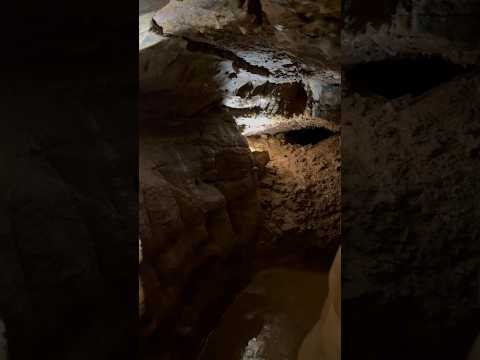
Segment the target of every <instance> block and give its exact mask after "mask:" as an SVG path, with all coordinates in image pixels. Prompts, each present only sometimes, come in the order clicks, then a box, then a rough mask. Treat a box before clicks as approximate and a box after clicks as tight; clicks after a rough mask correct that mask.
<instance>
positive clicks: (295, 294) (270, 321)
mask: <svg viewBox="0 0 480 360" xmlns="http://www.w3.org/2000/svg"><path fill="white" fill-rule="evenodd" d="M327 288H328V285H327V275H326V274H325V273H316V272H308V271H298V270H297V271H295V270H291V269H271V270H268V271H262V272H260V273H259V274H258V275H257V276H255V278H254V279H253V280H252V282H251V283H250V285H248V287H247V288H246V289H245V290H243V291H242V292H241V293H240V294H239V295H238V296H237V297H236V299H235V301H234V302H233V303H232V305H231V306H230V307H229V308H228V309H227V311H226V312H225V314H224V315H223V317H222V320H221V321H220V323H219V325H218V326H217V327H216V329H215V330H214V331H213V332H212V333H211V334H210V335H209V337H208V340H207V342H206V345H205V346H204V348H203V350H202V353H201V355H200V357H199V359H200V360H207V359H232V360H236V359H238V360H266V359H278V360H294V359H296V358H297V353H298V349H299V347H300V344H301V342H302V340H303V338H304V337H305V336H306V334H307V333H308V331H309V330H310V329H311V328H312V327H313V325H314V322H315V320H316V319H318V317H319V316H320V309H321V306H322V304H323V302H324V301H325V298H326V295H327Z"/></svg>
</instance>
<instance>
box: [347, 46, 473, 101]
mask: <svg viewBox="0 0 480 360" xmlns="http://www.w3.org/2000/svg"><path fill="white" fill-rule="evenodd" d="M468 70H469V67H465V66H462V65H459V64H455V63H453V62H451V61H449V60H446V59H444V58H442V57H441V56H422V55H419V56H415V57H409V58H390V59H386V60H382V61H372V62H366V63H361V64H357V65H355V66H353V67H351V68H350V69H348V70H347V71H346V78H347V79H348V82H349V91H350V92H357V93H359V94H361V95H380V96H383V97H385V98H387V99H394V98H397V97H400V96H404V95H412V96H418V95H421V94H422V93H425V92H427V91H429V90H430V89H433V88H434V87H436V86H438V85H440V84H442V83H445V82H448V81H449V80H451V79H452V78H454V77H456V76H458V75H461V74H463V73H465V72H467V71H468Z"/></svg>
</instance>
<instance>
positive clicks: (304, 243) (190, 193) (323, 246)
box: [139, 0, 340, 360]
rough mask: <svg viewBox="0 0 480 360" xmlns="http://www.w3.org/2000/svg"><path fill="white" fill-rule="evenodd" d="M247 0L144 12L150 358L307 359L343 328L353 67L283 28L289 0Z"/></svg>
mask: <svg viewBox="0 0 480 360" xmlns="http://www.w3.org/2000/svg"><path fill="white" fill-rule="evenodd" d="M244 3H245V4H243V3H241V4H240V5H242V4H243V5H245V6H233V7H231V4H232V2H231V1H230V2H229V1H213V0H212V1H206V2H205V4H203V5H202V4H200V5H198V3H196V2H194V1H182V2H180V1H171V2H169V3H167V4H164V6H163V7H161V8H160V9H156V10H155V11H147V10H146V8H145V7H144V14H143V16H141V21H140V22H141V26H142V24H143V31H142V30H141V31H140V69H141V71H140V242H141V250H142V257H141V259H140V279H141V285H142V286H141V288H140V289H139V291H140V293H141V300H142V301H141V304H140V313H141V319H142V333H141V351H142V354H141V358H142V359H159V358H165V357H168V358H170V359H175V360H184V359H185V360H187V359H188V360H190V359H192V358H198V359H200V360H211V359H238V360H246V359H252V360H255V359H263V358H269V359H280V358H287V359H292V360H296V359H297V357H298V359H300V360H303V359H307V358H308V356H312V354H313V352H312V350H311V349H310V345H309V344H311V342H312V340H311V339H314V340H313V342H314V343H315V344H316V343H318V342H319V341H320V342H321V340H317V338H316V335H312V336H310V337H309V336H308V334H309V332H311V331H313V332H315V331H320V330H321V331H320V332H322V331H323V329H324V327H325V326H328V327H330V328H331V329H332V332H333V333H334V334H337V333H338V335H339V330H338V326H339V323H340V321H339V316H340V309H339V306H338V301H337V300H338V299H339V295H338V292H339V291H340V289H339V287H338V286H337V283H338V282H339V278H338V276H339V256H340V255H339V250H338V249H339V244H340V232H339V228H340V226H339V220H340V181H339V179H340V141H339V133H338V132H337V131H333V130H332V131H330V130H327V129H326V127H328V128H332V129H336V128H337V124H336V123H335V121H336V118H333V117H332V118H329V117H328V115H329V114H331V113H334V112H335V111H336V110H338V107H339V98H340V96H339V94H337V93H336V92H338V91H339V88H340V87H339V79H340V75H339V72H338V69H332V68H328V67H325V65H324V64H325V63H326V61H324V59H323V60H322V59H315V60H311V62H308V63H302V62H301V60H299V59H301V58H302V55H303V54H302V53H301V52H300V53H298V54H296V56H295V57H293V56H291V55H289V54H288V53H287V52H285V51H284V50H283V48H282V46H281V44H280V43H277V42H276V41H275V40H274V39H271V38H269V36H271V35H270V34H271V33H272V31H278V30H275V27H274V26H275V25H278V24H275V22H274V21H273V20H272V19H274V18H275V16H276V17H277V18H278V17H279V19H280V20H281V19H282V17H288V16H287V13H288V11H289V10H288V9H287V7H285V6H279V7H277V8H275V9H274V13H272V11H273V10H272V9H270V8H265V9H263V10H262V16H261V19H262V21H259V12H258V11H254V12H253V13H252V9H253V8H255V4H259V3H260V2H258V1H257V2H255V1H247V2H244ZM310 5H311V6H313V9H316V11H319V13H318V14H316V16H318V17H319V18H322V17H323V15H322V11H325V8H324V7H318V6H317V5H316V4H315V2H312V3H311V4H310ZM257 10H258V9H257ZM302 11H304V9H302ZM231 14H234V16H231ZM325 16H328V17H329V19H330V18H331V16H332V15H331V11H328V14H326V15H325ZM151 19H154V21H155V23H156V26H157V27H158V26H160V27H162V31H161V32H159V31H152V30H151V27H150V22H149V21H151ZM219 19H223V20H221V21H220V20H219ZM298 19H301V17H298ZM277 21H278V20H277ZM299 21H301V20H299ZM312 23H315V16H313V15H312V17H310V18H309V19H308V24H312ZM293 25H295V24H292V25H291V26H293ZM303 25H304V24H303V23H300V24H297V25H296V26H303ZM200 28H201V31H200V32H198V30H200ZM287 34H288V33H287ZM267 40H268V41H267ZM305 41H308V38H305ZM267 44H268V45H267ZM297 51H298V50H297ZM317 58H318V57H317ZM317 61H318V62H317ZM146 64H148V66H146ZM306 67H308V68H309V72H308V73H305V71H304V68H306ZM327 72H328V74H329V75H328V76H327V75H326V73H327ZM332 73H333V74H334V75H333V76H332ZM318 114H325V117H322V118H320V117H318ZM305 145H309V146H305ZM332 249H333V251H332ZM337 253H338V255H337V256H336V254H337ZM312 254H318V256H312ZM335 256H336V259H337V262H336V263H335V264H337V265H336V266H333V265H332V264H334V258H335ZM330 269H332V270H331V271H329V270H330ZM329 284H330V285H329ZM329 288H330V290H329ZM335 299H337V300H335ZM331 309H333V310H331ZM321 312H322V314H323V315H322V316H323V317H326V318H327V319H328V320H326V321H324V322H323V323H321V324H320V325H319V323H320V321H319V318H320V313H321ZM315 329H317V330H315ZM318 329H320V330H318ZM315 334H316V333H315ZM322 336H323V335H322ZM308 339H310V340H308ZM175 343H176V344H178V343H181V344H184V345H185V346H182V347H181V348H178V347H175V346H171V344H175ZM304 343H305V344H307V345H305V346H304V345H303V344H304ZM337 345H338V346H339V344H337V343H333V344H330V345H328V346H327V345H325V344H323V345H322V346H324V347H325V346H326V347H325V348H322V350H321V351H323V352H327V353H328V352H332V351H333V352H338V351H339V349H338V346H337Z"/></svg>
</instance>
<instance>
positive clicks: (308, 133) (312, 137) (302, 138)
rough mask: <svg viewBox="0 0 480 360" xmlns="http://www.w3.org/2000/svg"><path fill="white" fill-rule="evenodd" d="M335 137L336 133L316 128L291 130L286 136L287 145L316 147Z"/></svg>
mask: <svg viewBox="0 0 480 360" xmlns="http://www.w3.org/2000/svg"><path fill="white" fill-rule="evenodd" d="M334 135H335V133H334V132H333V131H331V130H329V129H326V128H321V127H314V128H305V129H298V130H290V131H287V132H286V133H285V134H284V137H285V141H286V142H287V144H298V145H315V144H318V143H319V142H320V141H323V140H325V139H328V138H330V137H331V136H334Z"/></svg>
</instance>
